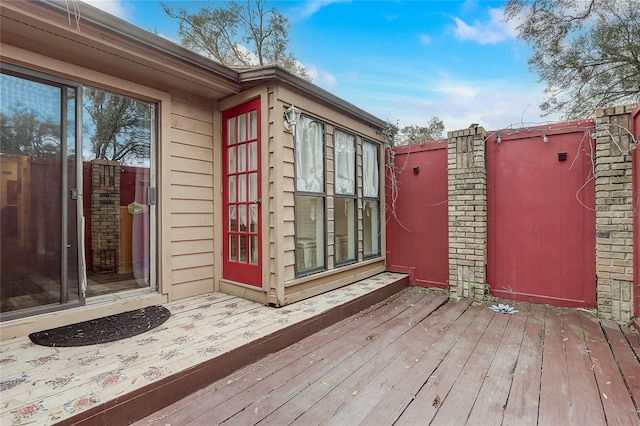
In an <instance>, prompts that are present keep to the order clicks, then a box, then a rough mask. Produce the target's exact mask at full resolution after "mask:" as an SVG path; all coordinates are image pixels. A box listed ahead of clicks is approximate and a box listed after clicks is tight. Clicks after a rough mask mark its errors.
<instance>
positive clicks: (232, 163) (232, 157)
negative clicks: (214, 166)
mask: <svg viewBox="0 0 640 426" xmlns="http://www.w3.org/2000/svg"><path fill="white" fill-rule="evenodd" d="M227 155H228V157H229V173H235V172H236V148H235V147H230V148H229V151H228V154H227Z"/></svg>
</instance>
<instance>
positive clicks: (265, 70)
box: [239, 66, 387, 129]
mask: <svg viewBox="0 0 640 426" xmlns="http://www.w3.org/2000/svg"><path fill="white" fill-rule="evenodd" d="M239 81H240V83H242V84H243V85H244V86H246V87H251V86H255V85H258V84H261V83H263V82H265V81H278V82H280V83H283V84H285V85H288V86H290V87H292V88H294V89H296V90H298V91H301V92H303V93H305V94H308V95H311V96H313V97H315V98H318V99H319V100H322V101H324V102H325V103H327V104H328V105H330V106H332V107H334V108H336V109H337V110H340V111H342V112H343V113H346V114H349V115H351V116H353V117H355V118H357V119H359V120H363V121H365V122H367V123H368V124H370V125H371V126H373V127H375V128H379V129H383V128H384V127H385V126H386V124H387V123H386V122H385V121H384V120H382V119H380V118H378V117H376V116H374V115H373V114H370V113H368V112H367V111H365V110H363V109H361V108H359V107H357V106H355V105H353V104H352V103H350V102H347V101H345V100H344V99H342V98H339V97H338V96H336V95H334V94H332V93H331V92H328V91H326V90H324V89H322V88H321V87H318V86H316V85H315V84H313V83H310V82H308V81H307V80H304V79H302V78H300V77H297V76H295V75H293V74H291V73H289V72H288V71H286V70H284V69H283V68H281V67H278V66H267V67H260V68H255V69H251V70H247V71H241V72H240V73H239Z"/></svg>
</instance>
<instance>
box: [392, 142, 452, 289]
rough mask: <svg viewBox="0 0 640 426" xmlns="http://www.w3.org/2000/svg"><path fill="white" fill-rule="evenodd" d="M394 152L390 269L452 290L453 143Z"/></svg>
mask: <svg viewBox="0 0 640 426" xmlns="http://www.w3.org/2000/svg"><path fill="white" fill-rule="evenodd" d="M394 152H395V159H394V164H395V168H396V171H397V172H396V176H395V181H396V185H395V187H396V189H397V193H396V194H397V197H396V198H395V202H394V200H393V197H392V185H393V183H392V182H393V179H390V178H389V176H387V187H386V193H387V194H386V208H387V226H386V233H387V270H390V271H395V272H404V273H409V274H410V281H411V283H412V284H413V285H419V286H423V287H440V288H447V286H448V279H449V231H448V229H449V228H448V212H447V197H448V195H447V144H446V142H428V143H425V144H423V145H410V146H408V147H397V148H394ZM414 168H417V169H415V172H414ZM388 174H389V169H388V168H387V175H388Z"/></svg>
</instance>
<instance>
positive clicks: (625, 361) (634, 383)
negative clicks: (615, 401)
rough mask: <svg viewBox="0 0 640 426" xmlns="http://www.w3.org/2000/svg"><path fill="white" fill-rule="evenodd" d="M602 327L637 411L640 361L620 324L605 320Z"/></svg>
mask: <svg viewBox="0 0 640 426" xmlns="http://www.w3.org/2000/svg"><path fill="white" fill-rule="evenodd" d="M602 328H603V330H604V332H605V335H606V337H607V341H608V342H609V345H610V346H611V350H612V352H613V356H614V358H615V360H616V362H617V364H618V368H620V371H621V372H622V377H623V379H624V381H625V384H626V385H627V389H629V393H630V394H631V398H632V399H633V403H634V405H635V407H636V411H640V362H638V358H637V357H636V355H635V354H634V352H633V351H632V350H631V351H630V350H629V349H630V344H629V341H628V340H627V338H626V336H625V334H624V332H623V331H622V330H621V329H620V326H619V325H618V324H616V323H615V322H613V321H608V320H605V321H602ZM637 335H638V333H637V332H636V334H635V335H634V336H637Z"/></svg>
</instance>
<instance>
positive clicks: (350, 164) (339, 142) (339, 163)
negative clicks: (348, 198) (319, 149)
mask: <svg viewBox="0 0 640 426" xmlns="http://www.w3.org/2000/svg"><path fill="white" fill-rule="evenodd" d="M333 140H334V145H335V148H334V149H335V163H334V164H335V166H334V167H335V180H336V187H335V191H336V194H344V195H354V194H355V189H356V185H355V166H356V137H355V136H353V135H350V134H348V133H345V132H341V131H340V130H336V131H335V134H334V136H333Z"/></svg>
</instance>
